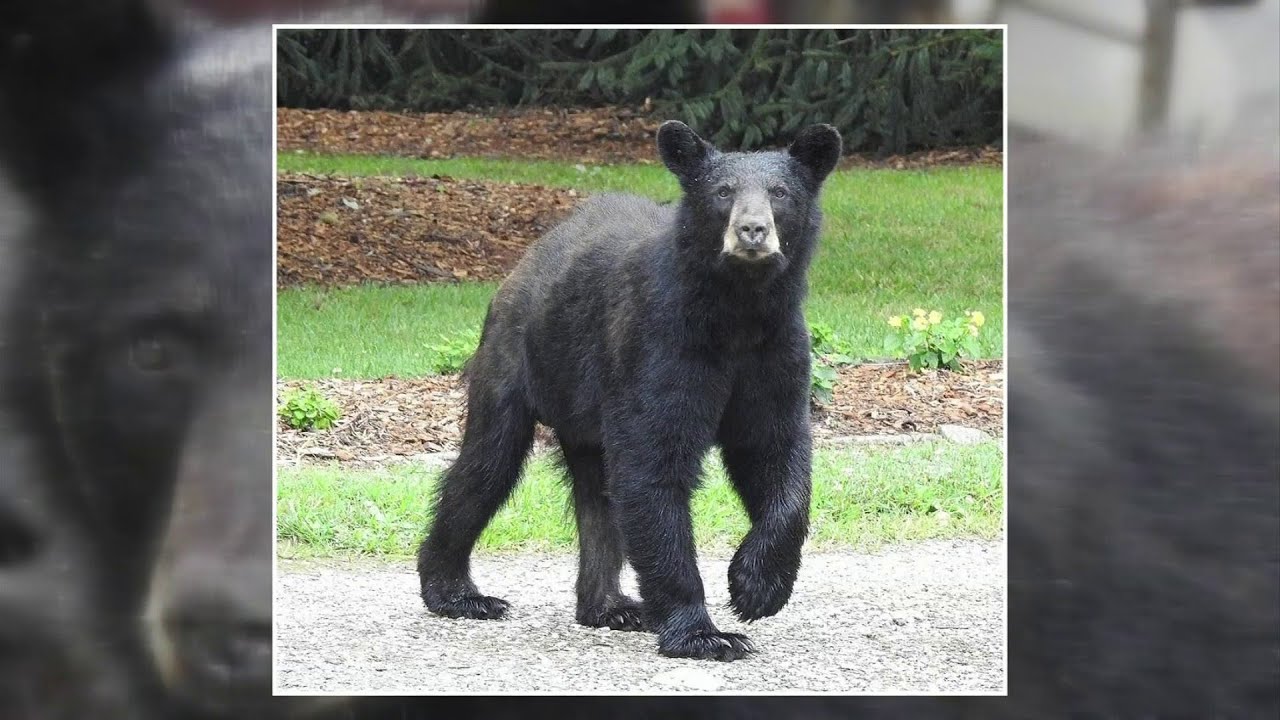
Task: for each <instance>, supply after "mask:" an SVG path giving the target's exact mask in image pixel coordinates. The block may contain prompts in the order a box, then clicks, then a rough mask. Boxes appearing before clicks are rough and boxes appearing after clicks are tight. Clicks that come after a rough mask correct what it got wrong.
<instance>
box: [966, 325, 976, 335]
mask: <svg viewBox="0 0 1280 720" xmlns="http://www.w3.org/2000/svg"><path fill="white" fill-rule="evenodd" d="M968 327H969V334H970V335H972V336H974V337H978V326H977V325H969V326H968Z"/></svg>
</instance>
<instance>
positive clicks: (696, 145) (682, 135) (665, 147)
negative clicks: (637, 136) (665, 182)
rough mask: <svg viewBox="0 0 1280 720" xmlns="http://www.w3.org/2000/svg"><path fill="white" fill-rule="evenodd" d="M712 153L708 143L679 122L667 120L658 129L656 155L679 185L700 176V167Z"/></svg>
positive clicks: (713, 150)
mask: <svg viewBox="0 0 1280 720" xmlns="http://www.w3.org/2000/svg"><path fill="white" fill-rule="evenodd" d="M714 152H715V148H713V147H711V145H710V143H708V142H707V141H706V140H703V139H702V138H700V137H698V134H697V133H695V132H694V131H693V129H692V128H690V127H689V126H688V125H685V124H684V123H682V122H680V121H679V120H668V121H666V122H664V123H662V127H660V128H658V154H659V155H661V156H662V163H663V164H664V165H666V166H667V169H668V170H670V171H671V172H672V173H674V174H675V176H676V177H677V178H679V179H680V181H681V183H684V182H685V181H687V180H693V179H696V178H697V177H698V176H699V175H701V170H702V166H703V165H704V164H705V163H706V161H707V158H708V157H710V156H711V154H712V153H714Z"/></svg>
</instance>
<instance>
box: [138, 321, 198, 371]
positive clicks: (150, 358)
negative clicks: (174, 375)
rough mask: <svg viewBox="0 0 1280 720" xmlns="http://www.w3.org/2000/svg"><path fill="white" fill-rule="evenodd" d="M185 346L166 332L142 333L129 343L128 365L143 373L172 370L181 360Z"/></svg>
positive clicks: (172, 334)
mask: <svg viewBox="0 0 1280 720" xmlns="http://www.w3.org/2000/svg"><path fill="white" fill-rule="evenodd" d="M184 349H185V344H184V342H183V340H182V338H181V337H179V336H178V335H176V334H174V333H167V332H157V331H150V332H143V333H140V334H139V335H137V336H135V337H134V338H133V340H132V341H131V342H130V343H129V365H131V366H132V367H133V368H134V369H135V370H137V371H139V372H144V373H163V372H169V371H171V370H173V369H174V368H175V367H176V366H177V365H178V363H179V362H181V360H182V356H183V352H184Z"/></svg>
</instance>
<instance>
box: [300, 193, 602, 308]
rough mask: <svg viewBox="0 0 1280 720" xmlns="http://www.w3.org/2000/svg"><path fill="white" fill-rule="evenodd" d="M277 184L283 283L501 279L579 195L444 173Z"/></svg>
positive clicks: (325, 283) (558, 219)
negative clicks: (431, 175) (447, 175)
mask: <svg viewBox="0 0 1280 720" xmlns="http://www.w3.org/2000/svg"><path fill="white" fill-rule="evenodd" d="M276 193H277V195H278V198H279V199H278V210H277V226H278V228H279V231H278V243H279V244H278V247H277V253H276V254H277V257H276V273H277V278H278V281H279V285H280V287H290V286H293V285H298V284H301V283H312V284H323V285H328V286H333V285H346V284H353V283H361V282H382V283H417V282H425V281H440V280H500V279H502V278H503V277H504V276H506V274H507V273H508V272H510V271H511V269H512V268H513V267H515V264H516V262H517V261H519V259H520V256H521V254H522V253H523V252H524V250H525V248H526V247H527V246H528V245H529V243H531V242H533V241H534V240H535V239H536V238H538V237H540V236H541V235H543V234H544V233H546V232H547V230H549V229H550V228H551V227H552V226H554V225H555V224H556V223H557V222H559V221H560V220H561V219H563V218H564V217H565V216H566V215H568V213H569V211H570V210H572V209H573V207H574V206H575V205H576V204H577V202H578V201H579V200H581V199H582V195H581V193H579V192H578V191H576V190H572V189H561V188H547V187H541V186H538V185H517V184H512V183H499V182H482V181H475V180H456V179H453V178H448V177H442V176H435V177H429V178H395V179H392V178H353V179H348V178H337V177H318V176H313V175H282V176H280V178H279V179H278V180H277V183H276Z"/></svg>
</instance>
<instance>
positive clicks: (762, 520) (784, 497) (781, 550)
mask: <svg viewBox="0 0 1280 720" xmlns="http://www.w3.org/2000/svg"><path fill="white" fill-rule="evenodd" d="M722 454H723V457H724V463H725V468H726V469H727V470H728V472H729V477H730V479H731V480H732V482H733V484H734V487H735V488H737V490H738V494H739V495H740V496H741V497H742V501H743V505H745V506H746V508H747V514H748V515H749V516H750V517H751V530H750V531H749V532H748V533H747V536H746V537H745V538H743V540H742V545H741V546H739V547H738V551H737V552H736V553H734V555H733V561H732V562H730V563H729V603H730V604H731V605H732V606H733V610H734V613H736V614H737V616H738V618H739V619H741V620H743V621H746V622H749V621H752V620H759V619H760V618H763V617H769V616H771V615H776V614H777V613H778V611H779V610H781V609H782V608H783V606H785V605H786V604H787V601H788V600H790V599H791V589H792V587H793V586H794V585H795V582H796V575H797V574H798V573H799V572H800V549H801V547H802V546H803V545H804V540H805V536H806V535H807V534H808V531H809V494H810V439H809V433H808V429H807V428H806V429H805V430H804V431H803V432H801V433H796V434H794V435H792V436H789V437H786V438H783V439H780V440H779V441H778V442H776V443H774V444H773V445H772V446H769V447H764V448H759V447H733V446H724V447H723V448H722Z"/></svg>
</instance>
